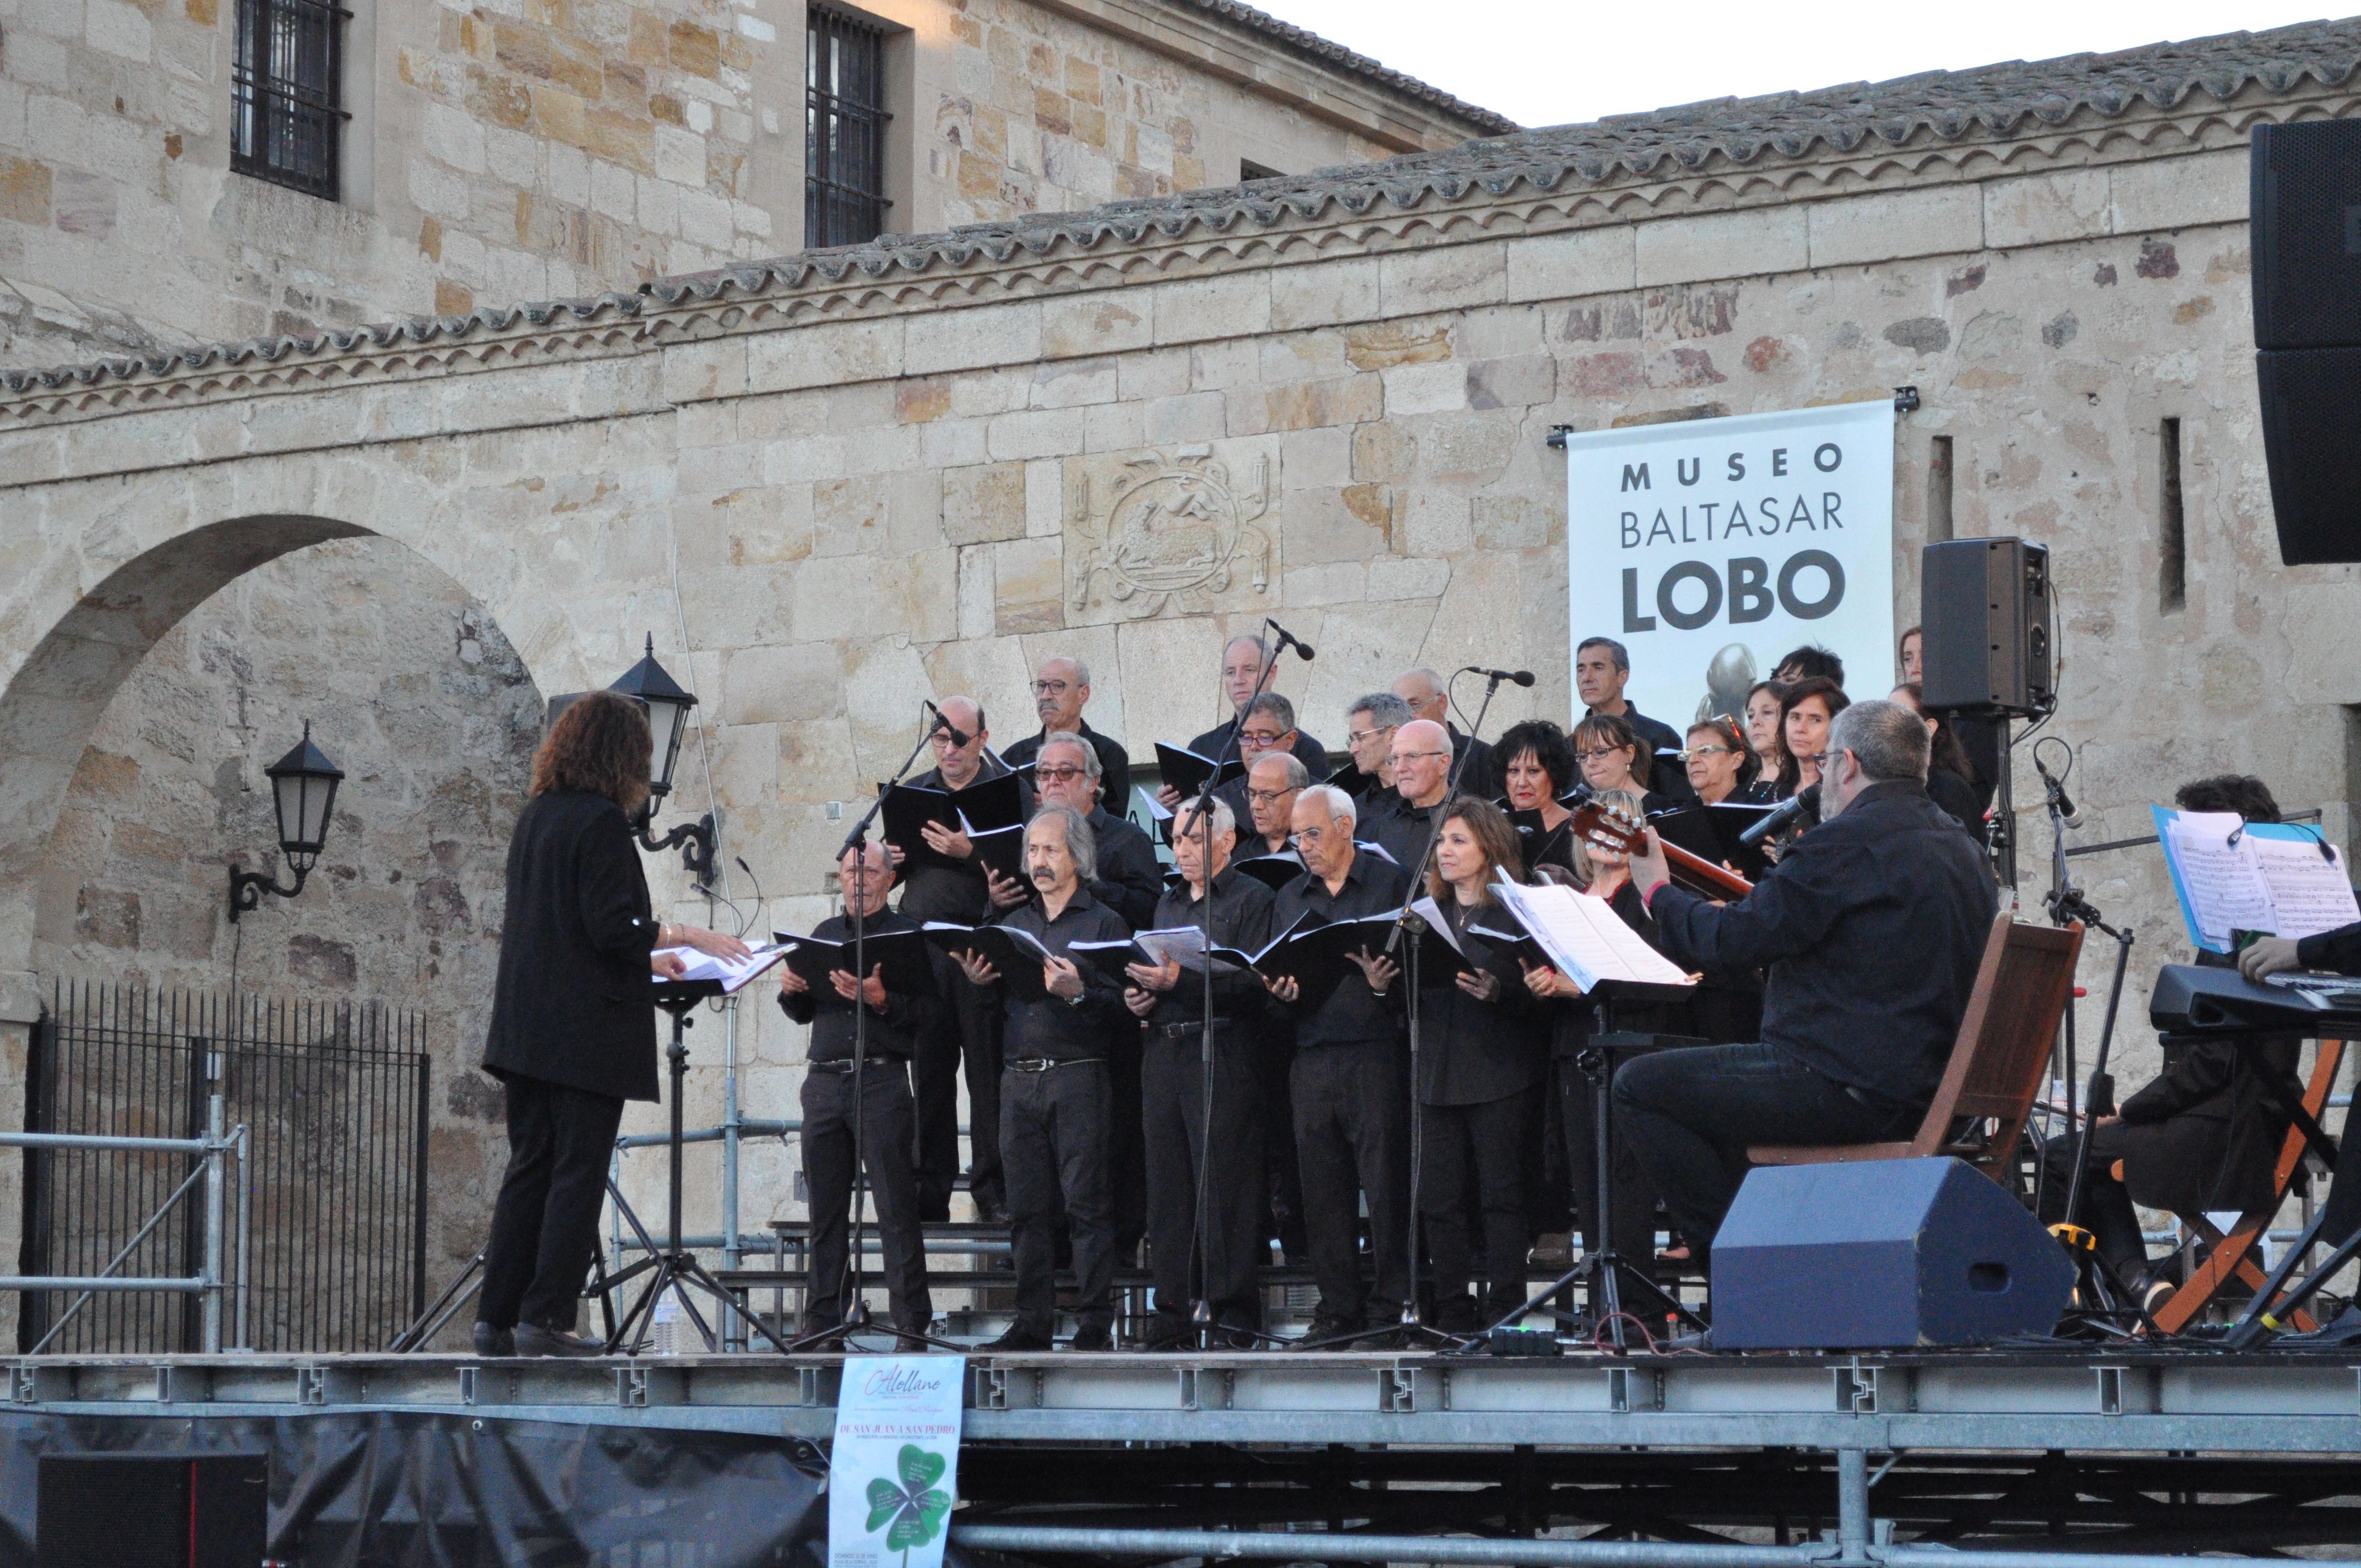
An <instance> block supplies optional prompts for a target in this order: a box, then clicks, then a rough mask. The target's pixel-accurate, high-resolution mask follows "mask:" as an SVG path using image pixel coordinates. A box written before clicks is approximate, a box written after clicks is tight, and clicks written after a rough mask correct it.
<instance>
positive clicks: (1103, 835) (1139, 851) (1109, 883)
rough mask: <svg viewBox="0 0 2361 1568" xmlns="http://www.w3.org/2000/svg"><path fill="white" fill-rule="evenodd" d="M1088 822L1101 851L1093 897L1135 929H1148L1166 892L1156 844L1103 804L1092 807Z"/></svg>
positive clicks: (1162, 868) (1093, 881) (1093, 885)
mask: <svg viewBox="0 0 2361 1568" xmlns="http://www.w3.org/2000/svg"><path fill="white" fill-rule="evenodd" d="M1089 822H1090V825H1091V832H1092V834H1093V836H1094V837H1095V838H1096V839H1097V840H1098V850H1099V853H1098V861H1099V865H1098V875H1097V876H1095V877H1093V879H1091V896H1092V897H1093V898H1095V899H1097V900H1098V901H1099V902H1100V903H1101V904H1104V905H1107V906H1108V907H1109V908H1111V909H1113V910H1114V911H1115V913H1116V914H1118V915H1120V916H1123V917H1124V919H1125V920H1126V921H1127V922H1128V923H1129V924H1130V926H1131V928H1132V929H1133V930H1135V931H1141V930H1145V929H1147V927H1148V922H1149V921H1151V920H1153V919H1155V918H1156V901H1157V900H1158V899H1159V898H1160V897H1162V896H1163V894H1164V865H1163V862H1162V861H1159V860H1158V859H1157V858H1156V846H1155V845H1153V844H1151V843H1149V842H1148V835H1147V834H1145V833H1143V832H1141V831H1140V830H1139V829H1138V828H1137V827H1136V826H1134V825H1133V824H1132V823H1131V822H1130V821H1129V820H1127V819H1126V818H1124V817H1114V816H1110V815H1109V814H1108V812H1107V809H1106V807H1105V806H1093V807H1092V808H1091V815H1090V817H1089Z"/></svg>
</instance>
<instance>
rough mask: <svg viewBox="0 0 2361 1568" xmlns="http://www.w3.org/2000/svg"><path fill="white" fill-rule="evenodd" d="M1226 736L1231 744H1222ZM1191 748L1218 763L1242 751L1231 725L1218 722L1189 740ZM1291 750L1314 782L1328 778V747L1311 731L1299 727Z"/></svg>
mask: <svg viewBox="0 0 2361 1568" xmlns="http://www.w3.org/2000/svg"><path fill="white" fill-rule="evenodd" d="M1225 736H1226V737H1228V740H1229V744H1228V745H1227V746H1222V740H1223V738H1224V737H1225ZM1216 746H1222V752H1221V755H1219V756H1214V755H1213V748H1214V747H1216ZM1189 750H1191V751H1194V752H1196V753H1197V755H1199V756H1201V757H1211V758H1212V759H1213V761H1214V762H1217V763H1218V762H1228V761H1229V760H1230V759H1231V758H1232V757H1239V756H1240V752H1239V751H1238V738H1237V736H1236V735H1235V734H1233V733H1232V732H1231V729H1230V727H1229V726H1228V725H1227V724H1217V725H1215V726H1214V727H1213V729H1208V730H1206V731H1205V732H1204V733H1203V734H1202V735H1200V736H1198V737H1197V738H1196V739H1195V740H1191V741H1190V742H1189ZM1291 750H1292V751H1294V752H1295V760H1296V761H1297V762H1301V763H1302V764H1303V768H1304V771H1305V772H1306V773H1310V774H1311V775H1312V783H1313V784H1320V783H1323V781H1325V780H1326V778H1327V777H1328V748H1326V747H1325V746H1323V745H1322V744H1321V743H1320V742H1319V741H1317V740H1313V739H1312V734H1311V731H1309V730H1307V729H1300V728H1299V729H1297V730H1296V732H1295V745H1294V746H1293V747H1292V748H1291ZM1241 760H1243V758H1241Z"/></svg>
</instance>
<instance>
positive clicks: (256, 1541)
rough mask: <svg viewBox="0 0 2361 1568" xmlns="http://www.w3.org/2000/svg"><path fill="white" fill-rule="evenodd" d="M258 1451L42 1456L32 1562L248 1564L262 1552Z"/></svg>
mask: <svg viewBox="0 0 2361 1568" xmlns="http://www.w3.org/2000/svg"><path fill="white" fill-rule="evenodd" d="M269 1467H270V1462H269V1459H268V1457H266V1456H265V1455H263V1454H259V1453H45V1454H43V1455H41V1459H40V1473H39V1476H38V1480H37V1482H36V1487H37V1490H36V1493H35V1503H34V1508H35V1512H34V1515H33V1534H34V1541H35V1545H34V1553H33V1560H34V1562H35V1563H38V1565H39V1568H255V1564H256V1563H260V1562H261V1561H262V1559H263V1553H264V1552H266V1551H267V1550H268V1549H269V1541H268V1539H267V1538H268V1533H269V1530H268V1526H269V1501H270V1498H269V1486H270V1468H269Z"/></svg>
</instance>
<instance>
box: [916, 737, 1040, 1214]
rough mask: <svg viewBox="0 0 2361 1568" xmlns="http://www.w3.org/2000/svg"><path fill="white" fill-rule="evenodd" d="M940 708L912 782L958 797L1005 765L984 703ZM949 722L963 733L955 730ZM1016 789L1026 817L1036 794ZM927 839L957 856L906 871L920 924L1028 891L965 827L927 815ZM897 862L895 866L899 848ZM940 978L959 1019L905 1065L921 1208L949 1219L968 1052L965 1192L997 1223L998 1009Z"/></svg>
mask: <svg viewBox="0 0 2361 1568" xmlns="http://www.w3.org/2000/svg"><path fill="white" fill-rule="evenodd" d="M941 711H942V716H943V718H944V719H945V720H947V721H948V725H949V728H946V729H938V730H936V731H935V732H934V734H933V735H932V736H931V737H929V738H928V739H929V741H930V743H931V744H932V745H933V747H934V751H935V766H934V767H933V768H932V769H930V770H929V771H928V772H927V773H921V774H919V775H918V776H917V778H916V779H913V780H912V781H911V783H913V784H916V785H917V787H919V788H920V789H939V790H944V791H947V792H949V793H950V794H951V795H958V793H959V792H960V791H961V790H963V789H966V788H969V787H970V786H972V785H974V784H981V783H983V781H984V780H986V779H994V778H998V777H999V776H1001V775H1002V774H1003V773H1006V772H1008V769H1007V768H1006V767H1005V766H1003V765H1002V763H1001V762H1000V761H999V759H998V758H996V757H994V755H993V754H992V748H991V745H990V741H991V739H992V733H991V731H990V730H988V729H985V728H984V718H983V704H981V703H979V702H977V701H976V700H975V699H974V698H973V697H972V696H952V697H945V698H944V699H943V701H942V704H941ZM953 729H956V730H957V731H959V733H958V734H957V735H954V734H952V732H951V731H952V730H953ZM1022 793H1023V795H1024V797H1025V809H1026V812H1027V815H1028V816H1029V815H1030V814H1031V812H1032V809H1033V800H1032V792H1031V791H1030V790H1023V791H1022ZM926 836H927V846H928V848H929V849H931V850H935V851H936V852H937V853H939V854H941V855H944V856H946V857H948V858H950V860H952V861H958V862H960V863H959V864H957V865H956V866H949V865H931V864H930V865H926V866H921V867H919V868H918V869H917V871H914V872H909V873H908V874H907V876H906V878H905V880H904V882H903V884H902V903H901V910H902V913H903V914H905V915H906V916H909V917H910V918H911V919H913V920H916V921H917V922H918V923H919V924H920V925H924V924H925V923H926V922H928V921H929V920H949V921H952V922H954V923H956V924H958V925H961V926H973V925H975V924H977V923H978V922H979V921H981V920H983V918H984V917H985V916H988V915H990V914H992V913H993V912H994V910H999V909H1013V908H1015V907H1016V906H1017V905H1021V904H1023V903H1024V902H1025V901H1026V899H1027V897H1028V896H1030V895H1029V894H1028V892H1027V889H1026V887H1025V885H1024V884H1023V883H1018V882H1015V881H1012V880H1011V879H1009V878H1007V877H1003V876H1000V875H998V874H996V873H995V872H993V871H992V870H991V868H990V867H988V866H986V865H985V864H984V863H983V861H981V860H980V859H978V858H977V857H976V854H975V848H974V846H973V845H972V844H971V843H969V841H968V837H967V835H966V834H964V833H961V832H959V831H957V830H955V829H951V828H944V827H943V826H942V825H941V824H939V823H934V822H929V823H928V824H927V827H926ZM894 860H895V866H896V867H897V868H898V867H899V866H900V865H901V863H902V852H901V851H900V850H895V851H894ZM937 976H938V978H939V980H940V981H942V985H943V991H944V995H945V999H946V1000H947V1001H948V1002H949V1003H950V1008H949V1009H948V1011H950V1014H952V1016H953V1019H954V1025H955V1026H953V1027H949V1028H946V1027H940V1026H938V1027H936V1028H932V1029H928V1030H926V1031H925V1032H923V1033H922V1034H921V1035H920V1036H919V1039H918V1047H917V1055H916V1057H915V1058H913V1059H912V1062H911V1069H912V1070H911V1086H912V1090H913V1092H914V1093H915V1094H916V1096H917V1113H918V1214H919V1217H920V1218H921V1219H924V1220H938V1221H939V1220H948V1219H950V1205H951V1190H952V1188H953V1187H954V1186H956V1185H957V1181H958V1177H959V1080H960V1071H961V1060H962V1058H964V1061H965V1065H966V1073H967V1093H968V1133H969V1138H970V1146H971V1148H972V1151H973V1154H974V1159H973V1162H972V1166H971V1167H970V1169H969V1172H968V1195H969V1196H970V1197H971V1198H972V1199H973V1200H974V1201H975V1209H976V1214H977V1217H978V1218H980V1219H983V1220H985V1221H987V1222H996V1221H997V1220H999V1219H1003V1218H1005V1216H1006V1214H1007V1212H1008V1203H1007V1194H1006V1192H1005V1189H1004V1187H1003V1184H1002V1181H1001V1177H1000V1016H999V1013H998V1010H997V1009H995V1008H994V1007H991V1006H989V1005H987V1004H986V1003H985V1002H984V1001H983V998H982V997H981V996H980V995H979V994H978V993H977V992H976V990H975V988H974V987H973V986H971V985H966V984H962V983H960V981H959V980H958V976H957V972H956V971H955V970H948V969H946V968H945V967H943V966H940V965H939V966H937Z"/></svg>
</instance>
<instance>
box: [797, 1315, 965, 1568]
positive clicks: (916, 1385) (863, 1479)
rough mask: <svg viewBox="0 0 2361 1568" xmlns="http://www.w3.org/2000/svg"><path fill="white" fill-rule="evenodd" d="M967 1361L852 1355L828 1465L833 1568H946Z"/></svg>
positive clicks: (846, 1367) (846, 1365)
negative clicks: (945, 1542)
mask: <svg viewBox="0 0 2361 1568" xmlns="http://www.w3.org/2000/svg"><path fill="white" fill-rule="evenodd" d="M966 1387H967V1357H965V1356H963V1355H848V1356H846V1357H845V1358H844V1383H843V1386H842V1387H841V1388H840V1389H839V1390H838V1393H837V1400H836V1442H835V1445H834V1447H833V1448H832V1449H831V1450H830V1452H829V1467H828V1561H829V1568H942V1561H943V1537H944V1534H945V1532H946V1531H947V1530H948V1529H949V1528H950V1516H951V1509H952V1508H953V1506H954V1505H955V1504H956V1502H957V1500H958V1497H959V1442H960V1411H961V1407H962V1406H963V1405H964V1404H965V1403H966V1400H965V1398H963V1396H964V1394H965V1392H966Z"/></svg>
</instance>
